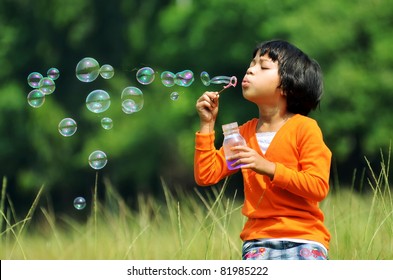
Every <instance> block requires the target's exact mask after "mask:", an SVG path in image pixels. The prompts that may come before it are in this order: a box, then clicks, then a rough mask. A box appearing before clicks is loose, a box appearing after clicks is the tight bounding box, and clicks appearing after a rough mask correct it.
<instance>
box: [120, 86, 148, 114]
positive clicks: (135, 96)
mask: <svg viewBox="0 0 393 280" xmlns="http://www.w3.org/2000/svg"><path fill="white" fill-rule="evenodd" d="M121 100H122V110H123V112H124V113H126V114H132V113H136V112H138V111H140V110H142V108H143V103H144V98H143V93H142V91H141V90H140V89H139V88H137V87H126V88H125V89H123V92H122V93H121Z"/></svg>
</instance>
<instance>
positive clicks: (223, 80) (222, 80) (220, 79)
mask: <svg viewBox="0 0 393 280" xmlns="http://www.w3.org/2000/svg"><path fill="white" fill-rule="evenodd" d="M231 79H232V77H228V76H216V77H213V78H212V79H211V80H210V83H212V84H229V83H230V82H231Z"/></svg>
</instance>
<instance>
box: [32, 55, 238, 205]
mask: <svg viewBox="0 0 393 280" xmlns="http://www.w3.org/2000/svg"><path fill="white" fill-rule="evenodd" d="M114 73H115V71H114V68H113V67H112V66H111V65H109V64H104V65H102V66H100V64H99V63H98V61H97V60H96V59H94V58H91V57H85V58H83V59H82V60H80V61H79V62H78V64H77V65H76V68H75V75H76V78H77V79H78V80H79V81H81V82H84V83H91V82H93V81H95V80H96V79H97V78H98V77H99V76H101V77H102V78H103V79H111V78H112V77H113V76H114ZM59 76H60V72H59V70H58V69H57V68H50V69H49V70H48V71H47V74H46V76H45V77H44V76H43V75H42V74H40V73H38V72H32V73H30V74H29V75H28V77H27V82H28V84H29V86H30V87H32V88H33V90H31V91H30V92H29V94H28V96H27V101H28V104H29V105H30V106H31V107H33V108H39V107H41V106H42V105H43V104H44V102H45V97H46V96H47V95H50V94H52V93H53V92H54V91H55V89H56V85H55V80H56V79H58V78H59ZM160 78H161V82H162V84H163V85H164V86H165V87H173V86H174V85H177V86H181V87H189V86H190V85H191V84H192V83H193V82H194V80H195V78H194V73H193V72H192V71H191V70H184V71H180V72H177V73H173V72H170V71H164V72H162V73H161V75H160ZM233 78H235V79H236V77H233V76H232V77H229V76H216V77H213V78H212V79H210V76H209V74H208V73H207V72H206V71H203V72H202V73H201V74H200V79H201V81H202V83H203V84H204V85H205V86H209V85H210V84H226V85H227V86H226V87H228V86H235V85H236V83H235V84H233V82H232V79H233ZM154 79H155V71H154V70H153V69H152V68H151V67H143V68H140V69H139V70H138V71H137V72H136V80H137V81H138V83H140V84H141V85H143V86H145V85H149V84H151V83H152V82H153V81H154ZM226 87H224V88H226ZM179 96H180V95H179V93H178V92H177V91H173V92H171V94H170V99H171V100H173V101H176V100H178V99H179ZM110 106H111V97H110V94H109V93H108V92H107V91H106V90H103V89H95V90H93V91H91V92H90V93H89V94H88V95H87V97H86V108H87V109H88V110H89V111H90V112H92V113H95V114H101V113H104V112H105V111H107V110H108V109H109V108H110ZM143 106H144V97H143V92H142V91H141V89H139V88H138V87H135V86H127V87H125V88H124V89H123V91H122V92H121V109H122V111H123V112H124V113H125V114H134V113H136V112H139V111H140V110H142V108H143ZM101 126H102V128H103V129H105V130H110V129H112V127H113V121H112V119H111V118H109V117H107V116H105V117H103V118H101ZM58 131H59V133H60V135H62V136H64V137H71V136H73V135H74V134H75V133H76V131H77V123H76V121H75V120H74V119H72V118H70V117H67V118H64V119H62V120H61V121H60V122H59V124H58ZM107 162H108V158H107V155H106V154H105V152H103V151H101V150H96V151H93V152H92V153H91V154H90V155H89V158H88V163H89V165H90V167H91V168H93V169H94V170H100V169H102V168H104V167H105V166H106V164H107ZM85 206H86V200H85V199H84V198H83V197H77V198H75V200H74V207H75V209H77V210H82V209H84V208H85Z"/></svg>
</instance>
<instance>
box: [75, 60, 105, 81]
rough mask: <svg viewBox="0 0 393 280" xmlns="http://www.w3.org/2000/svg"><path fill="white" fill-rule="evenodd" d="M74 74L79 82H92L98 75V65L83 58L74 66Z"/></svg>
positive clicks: (95, 61) (96, 62)
mask: <svg viewBox="0 0 393 280" xmlns="http://www.w3.org/2000/svg"><path fill="white" fill-rule="evenodd" d="M75 74H76V77H77V78H78V80H79V81H81V82H85V83H89V82H92V81H94V80H95V79H97V77H98V75H99V74H100V65H99V63H98V61H97V60H95V59H94V58H91V57H85V58H83V59H82V60H81V61H79V62H78V64H77V65H76V69H75Z"/></svg>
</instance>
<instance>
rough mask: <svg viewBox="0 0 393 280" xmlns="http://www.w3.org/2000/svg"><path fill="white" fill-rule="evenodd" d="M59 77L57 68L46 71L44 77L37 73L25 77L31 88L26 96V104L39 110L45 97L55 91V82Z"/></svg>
mask: <svg viewBox="0 0 393 280" xmlns="http://www.w3.org/2000/svg"><path fill="white" fill-rule="evenodd" d="M59 76H60V71H59V70H58V69H57V68H50V69H48V71H47V72H46V76H45V77H44V76H43V75H42V74H41V73H39V72H32V73H30V74H29V75H28V76H27V83H28V85H29V86H30V87H31V88H33V89H32V90H31V91H30V92H29V94H28V95H27V102H28V103H29V105H30V106H31V107H34V108H39V107H41V106H42V105H43V104H44V102H45V96H46V95H50V94H52V93H53V92H54V91H55V89H56V84H55V80H57V79H58V78H59Z"/></svg>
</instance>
